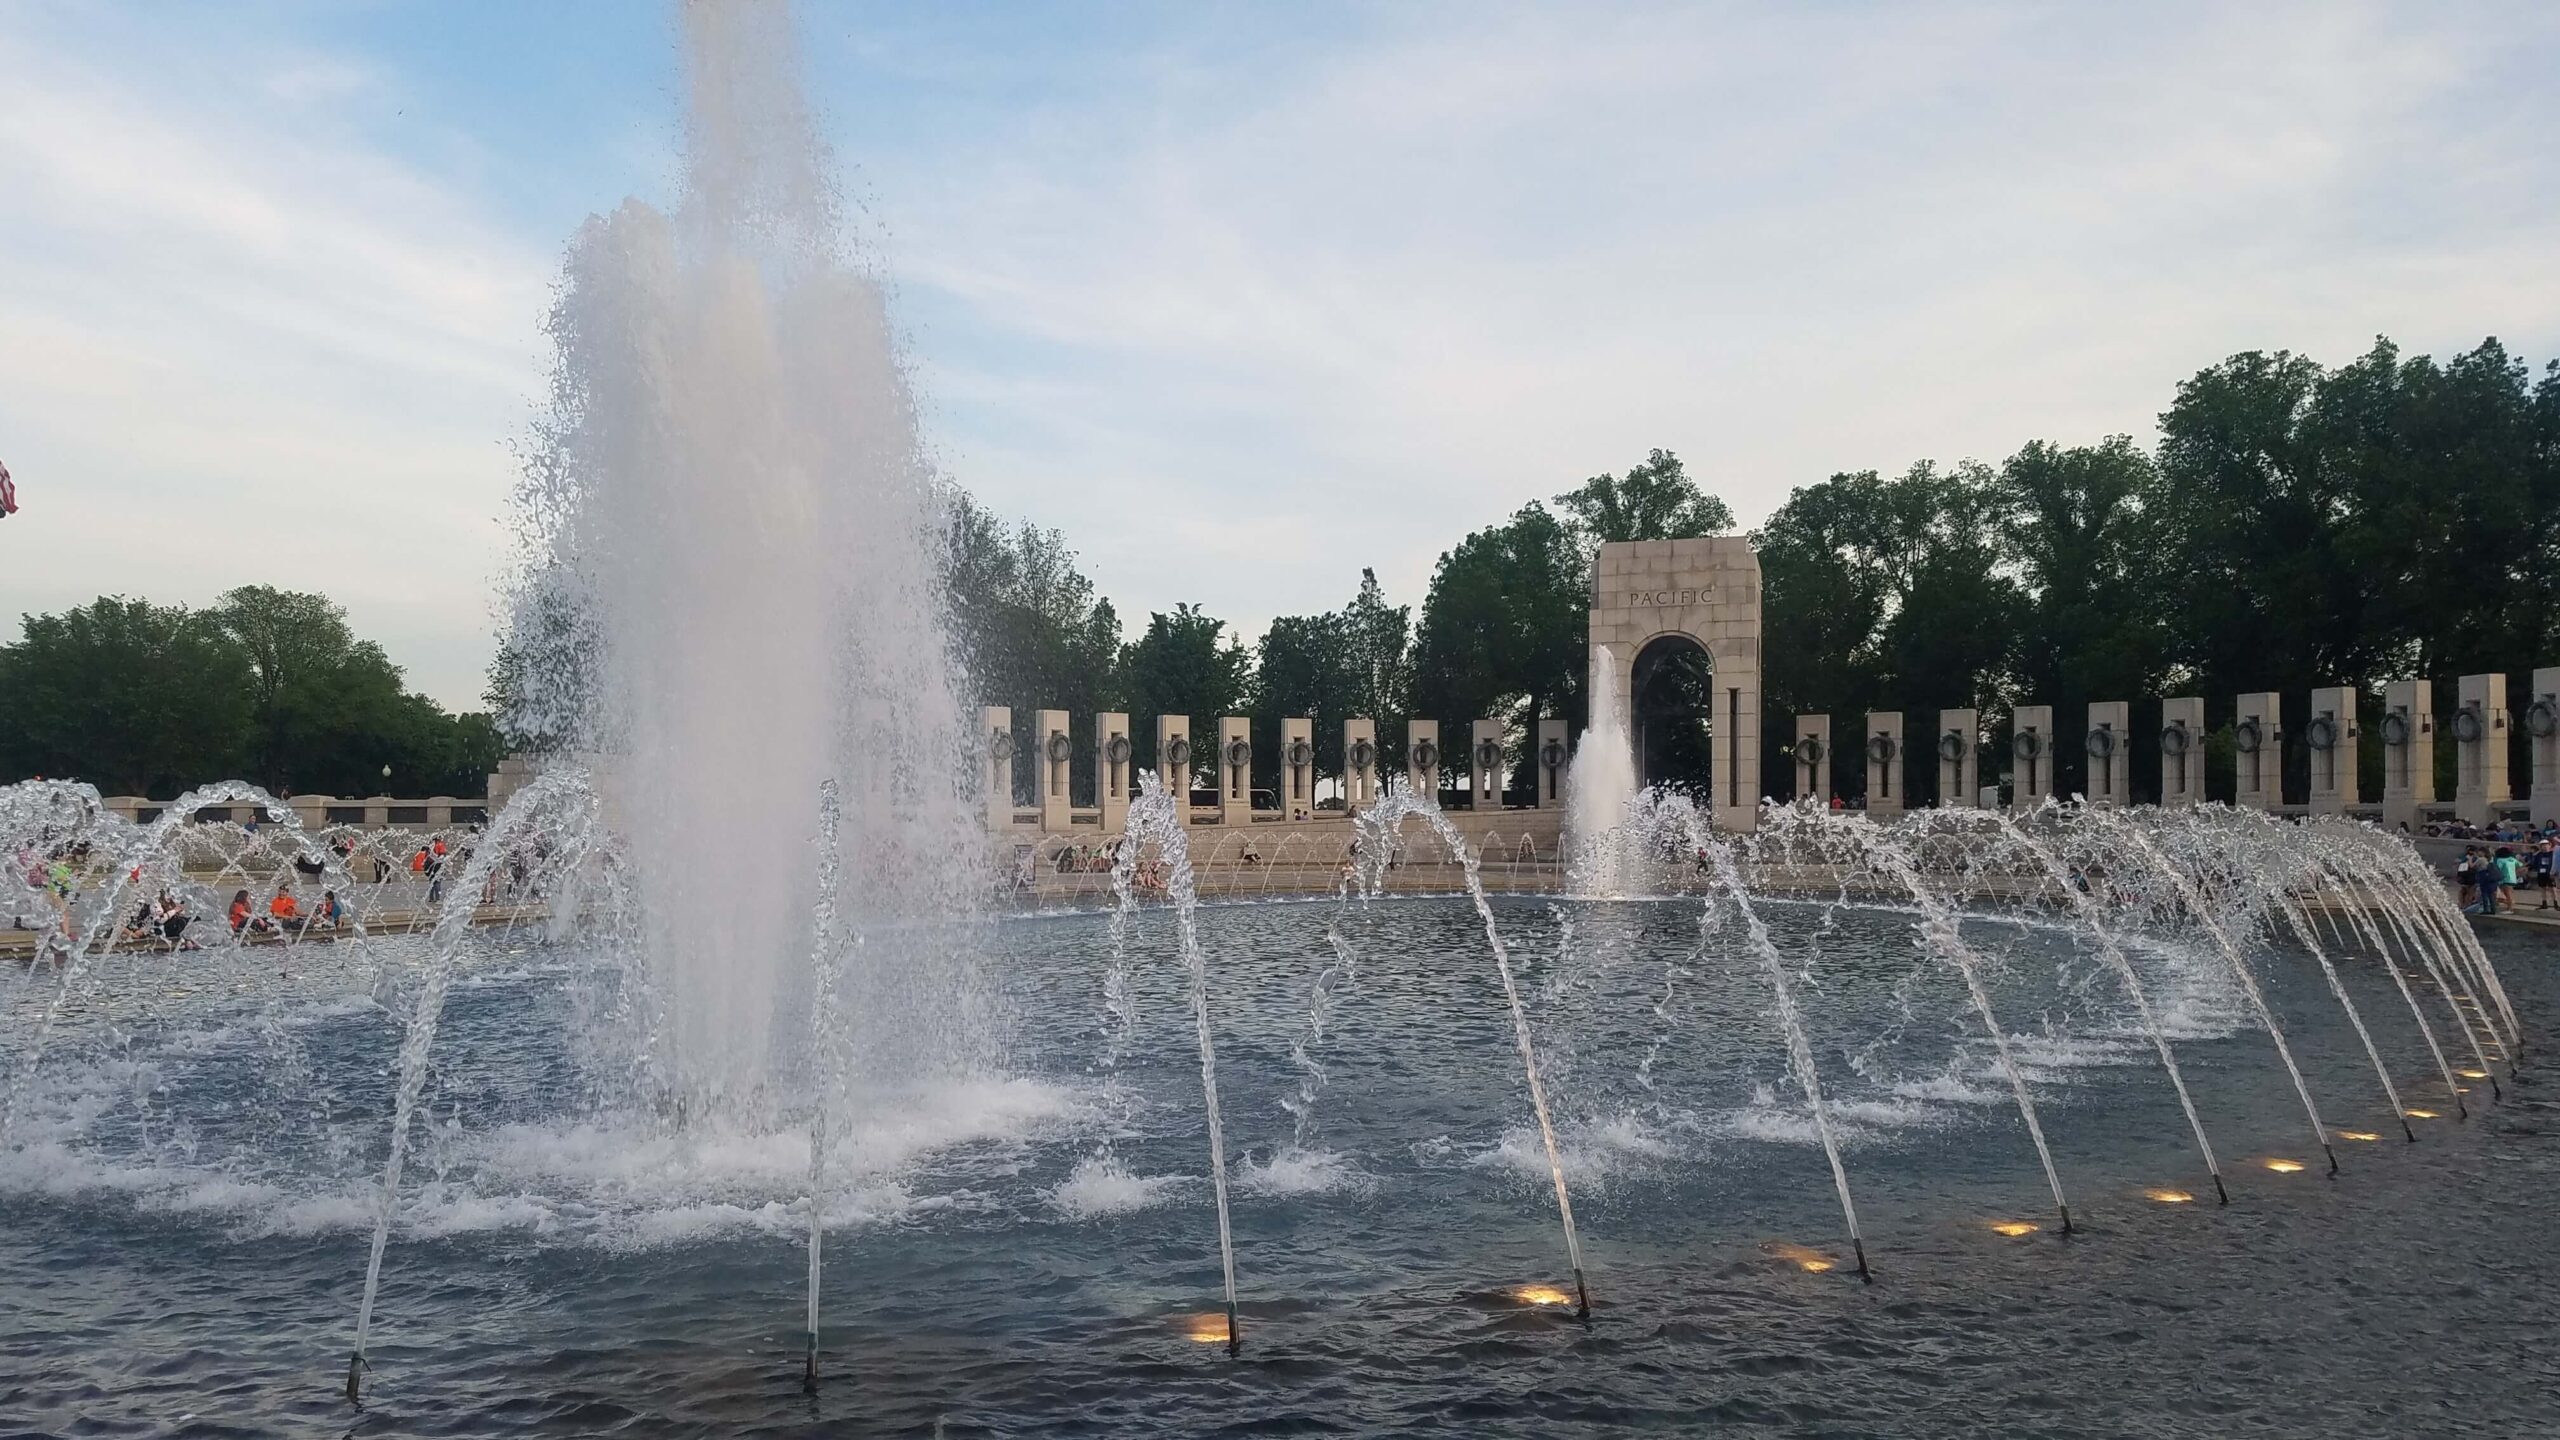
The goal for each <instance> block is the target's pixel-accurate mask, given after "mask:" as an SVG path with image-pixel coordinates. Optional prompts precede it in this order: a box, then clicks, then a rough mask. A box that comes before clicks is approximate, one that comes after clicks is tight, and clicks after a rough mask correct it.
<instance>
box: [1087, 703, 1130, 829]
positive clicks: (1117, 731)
mask: <svg viewBox="0 0 2560 1440" xmlns="http://www.w3.org/2000/svg"><path fill="white" fill-rule="evenodd" d="M1137 753H1138V747H1137V744H1136V742H1134V741H1132V740H1131V739H1130V738H1129V717H1128V716H1127V715H1125V714H1123V713H1121V712H1120V711H1117V710H1105V711H1103V712H1102V713H1101V714H1099V715H1096V716H1094V717H1093V803H1094V806H1095V808H1097V809H1099V810H1100V811H1101V812H1102V833H1103V834H1105V835H1117V834H1119V833H1120V832H1121V831H1123V830H1126V829H1128V828H1129V801H1130V799H1131V798H1132V797H1134V796H1135V795H1136V794H1137V792H1138V767H1137V766H1136V765H1134V764H1132V763H1131V761H1132V760H1133V759H1134V758H1135V757H1136V755H1137Z"/></svg>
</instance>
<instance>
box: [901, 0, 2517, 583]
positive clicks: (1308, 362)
mask: <svg viewBox="0 0 2560 1440" xmlns="http://www.w3.org/2000/svg"><path fill="white" fill-rule="evenodd" d="M1401 13H1403V14H1405V15H1406V16H1407V17H1408V19H1409V21H1410V23H1407V24H1404V25H1403V26H1401V27H1400V28H1398V29H1396V30H1395V31H1394V32H1393V33H1388V34H1372V35H1367V36H1364V37H1362V38H1361V40H1360V42H1359V43H1346V44H1341V45H1335V46H1319V47H1312V48H1311V49H1310V50H1309V51H1308V52H1307V53H1305V54H1303V55H1301V56H1298V57H1295V58H1293V59H1292V60H1291V61H1290V62H1289V63H1275V62H1274V61H1273V60H1272V59H1271V57H1270V56H1269V55H1268V54H1267V53H1263V52H1259V51H1257V50H1255V49H1253V48H1252V47H1250V46H1237V47H1233V48H1232V50H1231V51H1228V50H1225V49H1223V48H1222V47H1220V46H1219V45H1217V44H1216V43H1214V41H1215V37H1209V38H1208V39H1207V40H1204V41H1202V43H1198V44H1195V45H1193V46H1191V47H1190V48H1189V49H1188V50H1187V51H1186V58H1185V65H1184V66H1183V67H1182V68H1180V69H1178V70H1176V71H1174V72H1171V73H1167V72H1165V71H1164V70H1163V68H1162V61H1161V57H1160V56H1156V55H1147V56H1144V57H1141V58H1140V59H1138V60H1134V61H1130V62H1128V63H1127V64H1126V65H1125V67H1124V69H1122V70H1121V71H1119V72H1116V73H1112V74H1109V75H1107V76H1106V83H1102V84H1098V85H1095V86H1092V87H1090V88H1091V89H1092V90H1094V91H1096V92H1098V95H1097V96H1096V97H1095V98H1090V99H1087V100H1084V101H1082V102H1080V103H1078V104H1076V105H1070V106H1061V105H1058V104H1054V103H1043V104H1040V105H1037V106H1030V105H1026V106H1025V107H1024V108H1023V109H1022V111H1021V112H1020V113H1016V114H1011V115H999V116H997V117H995V118H994V119H992V120H991V121H990V122H989V123H988V125H987V127H986V129H985V131H984V133H982V134H980V135H977V136H975V137H974V143H971V144H967V145H965V146H963V147H961V149H960V151H959V153H958V154H956V155H955V154H953V153H950V152H948V151H940V150H937V151H934V152H931V153H929V154H928V155H926V156H924V157H921V158H922V159H923V160H924V161H926V162H927V163H929V165H930V173H926V172H925V171H924V170H923V169H921V168H919V167H915V166H910V165H908V164H906V163H905V162H904V161H903V160H902V158H901V157H899V156H896V155H889V156H885V157H877V158H873V159H871V160H869V162H868V163H867V165H866V173H868V174H869V175H871V176H872V177H873V179H874V181H875V183H876V184H877V186H878V188H879V190H880V192H881V193H882V194H883V195H884V196H885V197H886V202H885V203H886V204H887V206H888V208H890V209H891V210H893V211H895V212H897V213H898V215H899V221H898V224H897V227H896V229H897V235H896V240H895V242H894V244H893V245H892V246H891V247H890V259H891V262H892V265H893V268H894V270H895V271H896V273H897V274H898V275H899V276H900V277H901V279H902V281H903V283H904V287H905V293H906V294H907V295H909V296H910V297H911V298H913V299H915V300H916V301H917V304H918V308H919V309H920V310H922V311H924V312H927V313H928V314H929V315H930V316H931V317H932V320H931V323H930V325H929V326H928V327H927V328H926V329H925V330H924V331H923V332H922V335H923V339H922V347H921V348H922V350H923V353H924V358H925V366H924V373H925V377H926V388H927V390H928V391H929V392H930V393H932V394H933V395H934V396H935V397H937V399H938V401H939V402H940V404H941V407H942V410H941V418H942V419H943V420H944V421H945V422H946V426H947V430H948V432H949V433H948V435H947V437H946V438H947V439H948V442H949V448H950V452H951V454H950V458H951V461H952V464H953V467H954V469H955V470H956V471H957V473H958V474H959V475H960V477H961V478H962V479H963V481H964V482H965V483H969V484H971V485H973V486H974V487H975V488H977V489H978V490H979V491H980V492H981V493H982V495H984V496H985V497H986V498H987V499H989V500H990V501H991V502H993V503H995V504H997V505H998V506H1000V507H1011V508H1022V509H1027V510H1030V511H1032V512H1033V513H1034V514H1036V515H1038V516H1039V517H1040V518H1042V519H1043V520H1044V521H1047V522H1049V523H1055V524H1059V525H1062V526H1064V527H1065V528H1066V529H1067V530H1068V532H1069V533H1070V535H1071V536H1073V537H1074V538H1075V539H1076V540H1077V541H1078V542H1079V543H1080V544H1081V545H1082V547H1083V548H1084V550H1085V552H1086V554H1087V556H1088V558H1089V560H1090V561H1091V563H1092V567H1093V569H1094V570H1095V572H1096V576H1097V579H1098V580H1099V581H1100V582H1101V584H1102V586H1103V588H1104V589H1105V590H1106V591H1107V592H1109V593H1112V594H1114V595H1115V596H1117V597H1119V598H1120V599H1121V601H1122V608H1123V612H1124V613H1125V614H1130V615H1132V616H1135V615H1139V614H1143V612H1144V611H1145V610H1147V609H1151V608H1163V607H1164V606H1166V605H1168V604H1169V603H1170V602H1172V601H1173V600H1175V599H1182V598H1198V599H1203V600H1206V601H1208V602H1209V604H1210V608H1211V609H1212V610H1213V611H1215V612H1217V613H1222V614H1227V615H1230V616H1233V617H1236V618H1238V619H1241V620H1244V621H1246V622H1247V623H1248V625H1249V626H1250V625H1251V624H1254V623H1258V621H1259V620H1260V618H1261V617H1263V616H1267V615H1268V614H1271V613H1273V612H1275V611H1291V610H1302V609H1309V608H1315V607H1318V606H1329V605H1332V604H1338V603H1339V602H1340V601H1341V600H1342V599H1343V598H1345V597H1347V595H1348V594H1349V592H1350V590H1351V588H1352V585H1353V583H1354V582H1355V581H1356V578H1357V568H1358V567H1359V566H1360V565H1362V564H1376V565H1378V566H1379V568H1380V571H1381V575H1382V578H1385V579H1386V580H1387V581H1388V583H1389V584H1390V586H1391V587H1395V588H1400V589H1401V590H1402V591H1403V593H1404V595H1405V597H1406V598H1410V599H1419V596H1420V590H1421V587H1422V585H1423V583H1424V582H1425V581H1426V579H1427V576H1428V573H1429V568H1430V564H1431V562H1432V559H1433V557H1434V556H1435V555H1436V553H1437V551H1438V550H1439V549H1441V548H1443V547H1445V546H1446V545H1448V544H1450V543H1452V542H1454V540H1455V539H1456V538H1457V537H1458V536H1459V535H1460V534H1461V533H1463V532H1464V531H1465V530H1466V529H1468V528H1472V527H1474V526H1478V525H1482V524H1489V523H1492V522H1494V521H1497V520H1499V519H1500V518H1501V517H1502V516H1504V515H1505V514H1507V513H1508V512H1509V511H1510V510H1512V509H1513V508H1515V507H1516V506H1518V505H1519V504H1521V503H1523V502H1525V501H1527V500H1529V499H1532V498H1539V497H1544V496H1548V495H1552V494H1554V493H1555V492H1557V491H1559V490H1561V489H1564V488H1567V487H1568V486H1569V485H1570V484H1572V483H1573V482H1574V481H1575V480H1576V479H1578V478H1579V477H1580V476H1582V475H1586V474H1590V473H1593V472H1595V471H1598V470H1601V469H1616V468H1619V467H1621V466H1623V465H1624V464H1626V463H1628V462H1630V461H1632V460H1634V459H1637V458H1639V457H1641V455H1642V454H1643V453H1644V451H1645V449H1646V448H1648V447H1649V446H1652V445H1656V444H1661V445H1668V446H1670V447H1672V448H1674V449H1677V450H1678V451H1680V452H1681V453H1682V454H1683V456H1684V457H1685V458H1687V459H1688V460H1689V461H1690V463H1691V466H1692V470H1693V473H1698V474H1700V475H1702V476H1703V477H1704V478H1705V479H1706V480H1707V481H1708V482H1709V483H1710V484H1712V485H1714V486H1716V487H1717V488H1719V489H1721V490H1722V491H1723V492H1724V493H1725V494H1726V495H1727V496H1728V497H1729V498H1731V499H1732V500H1733V501H1734V502H1735V504H1736V507H1737V508H1738V509H1739V510H1740V511H1742V513H1743V514H1744V516H1745V517H1746V519H1749V518H1754V517H1756V516H1758V515H1761V514H1765V513H1766V512H1767V510H1768V509H1769V508H1770V507H1771V506H1773V505H1775V504H1776V503H1778V502H1779V501H1781V500H1782V499H1783V498H1784V496H1785V494H1786V492H1787V491H1788V490H1789V489H1790V488H1792V487H1794V486H1796V485H1799V484H1803V483H1807V482H1810V481H1812V480H1816V479H1819V478H1821V477H1822V476H1823V475H1825V474H1827V473H1829V472H1831V471H1833V470H1835V469H1843V468H1866V467H1870V466H1874V467H1885V468H1891V467H1899V466H1901V465H1903V464H1906V463H1908V462H1909V461H1911V460H1913V459H1916V458H1920V457H1922V456H1934V457H1937V458H1940V459H1946V460H1952V459H1956V458H1960V457H1962V456H1965V455H1976V456H1982V457H1986V458H1997V457H1998V456H2000V455H2004V454H2006V453H2008V452H2009V451H2011V450H2013V449H2014V448H2016V446H2017V445H2019V444H2021V443H2023V442H2024V441H2026V440H2028V439H2031V438H2037V437H2048V438H2054V439H2058V440H2064V441H2082V440H2091V439H2095V438H2097V437H2098V436H2100V435H2103V434H2106V433H2109V432H2113V431H2126V430H2129V431H2133V432H2135V433H2137V434H2139V433H2143V432H2144V431H2146V430H2147V429H2148V426H2149V422H2150V418H2151V417H2152V416H2153V415H2154V414H2155V413H2156V412H2157V411H2158V410H2159V409H2160V408H2161V407H2162V406H2164V405H2165V404H2166V402H2167V401H2168V399H2169V397H2170V394H2171V391H2172V389H2173V388H2174V386H2175V384H2176V382H2177V381H2178V380H2179V379H2181V378H2183V377H2184V376H2185V375H2187V374H2189V373H2191V372H2192V371H2194V370H2195V369H2197V368H2199V367H2201V366H2202V365H2205V364H2207V363H2210V362H2212V361H2214V360H2216V359H2219V358H2220V357H2221V356H2223V355H2224V354H2227V353H2229V352H2231V351H2233V350H2236V349H2241V348H2253V347H2262V346H2263V347H2279V346H2290V347H2293V348H2297V349H2307V350H2310V351H2312V352H2313V353H2316V354H2320V355H2322V356H2324V357H2325V358H2328V359H2330V360H2332V361H2333V362H2334V361H2338V360H2343V359H2345V358H2347V357H2348V356H2349V355H2351V354H2353V353H2357V352H2359V351H2360V350H2361V349H2362V348H2363V346H2364V345H2365V344H2367V343H2368V342H2369V341H2370V338H2371V336H2372V335H2373V334H2374V333H2375V332H2377V331H2388V332H2390V333H2392V334H2394V335H2395V336H2398V337H2399V338H2402V339H2403V340H2405V341H2406V342H2408V343H2410V344H2411V345H2413V346H2418V347H2422V348H2425V347H2442V346H2451V345H2467V344H2469V343H2471V342H2473V341H2476V340H2477V339H2478V338H2479V337H2480V335H2482V334H2484V333H2487V332H2489V331H2491V330H2496V331H2499V332H2501V333H2502V334H2504V335H2505V336H2506V338H2507V339H2508V340H2509V341H2510V343H2511V344H2520V345H2523V346H2525V347H2528V348H2531V349H2532V353H2535V354H2538V355H2540V354H2548V353H2549V352H2550V349H2551V347H2552V345H2553V343H2554V341H2555V340H2560V281H2555V280H2554V278H2553V273H2552V272H2551V271H2550V269H2549V267H2548V265H2547V263H2546V262H2545V260H2544V259H2543V258H2542V257H2546V256H2547V255H2548V254H2550V253H2552V251H2553V249H2554V245H2553V242H2554V240H2555V239H2560V186H2555V185H2554V184H2553V183H2552V182H2553V181H2554V180H2555V179H2560V175H2555V174H2554V173H2553V172H2554V170H2555V168H2560V167H2555V164H2554V161H2553V158H2552V152H2551V151H2550V149H2549V147H2547V146H2543V145H2541V144H2540V143H2539V141H2538V140H2537V139H2536V138H2535V137H2536V136H2538V135H2543V134H2548V133H2550V132H2551V129H2552V124H2553V121H2554V120H2555V119H2560V116H2556V115H2555V114H2554V111H2555V110H2560V104H2555V103H2554V101H2553V100H2552V98H2551V97H2550V94H2549V92H2548V90H2547V87H2544V86H2542V85H2540V83H2539V82H2538V81H2537V80H2535V79H2534V78H2533V77H2534V76H2535V75H2536V74H2538V73H2540V72H2541V71H2542V70H2544V69H2547V68H2548V67H2549V65H2550V64H2551V63H2552V62H2553V61H2554V60H2555V59H2560V43H2555V34H2554V28H2555V27H2554V22H2553V21H2552V19H2551V18H2550V17H2549V16H2548V15H2547V14H2544V13H2538V12H2533V11H2528V10H2524V9H2521V8H2514V9H2508V10H2505V11H2490V10H2468V11H2465V12H2462V14H2461V15H2459V16H2456V17H2451V18H2448V17H2446V16H2443V15H2441V14H2431V15H2427V16H2421V15H2418V14H2416V13H2414V12H2402V11H2382V10H2374V9H2367V8H2362V7H2328V6H2324V7H2316V8H2294V9H2286V10H2277V11H2267V10H2259V9H2247V10H2241V11H2229V10H2225V9H2221V8H2202V7H2199V8H2191V9H2186V10H2169V11H2161V10H2156V9H2153V8H2150V7H2145V8H2143V9H2142V10H2140V11H2139V12H2131V11H2112V12H2111V11H2103V10H2090V9H2086V8H2078V9H2064V10H2052V9H2047V8H2041V7H2037V8H2028V7H2008V6H1974V7H1968V8H1964V9H1959V10H1953V11H1950V10H1946V9H1942V8H1939V7H1931V8H1929V9H1928V10H1927V11H1925V12H1923V11H1919V10H1914V9H1908V8H1904V7H1854V6H1853V7H1790V8H1775V7H1763V8H1755V9H1749V10H1745V9H1742V8H1739V7H1719V8H1712V9H1704V10H1701V9H1697V8H1694V7H1679V8H1676V9H1664V10H1654V9H1608V10H1598V11H1594V10H1589V9H1583V8H1576V9H1574V10H1571V11H1563V10H1515V11H1496V12H1481V13H1480V12H1477V11H1472V10H1470V11H1465V12H1460V11H1453V10H1437V11H1427V12H1419V13H1417V12H1413V11H1405V12H1401ZM1194 38H1195V39H1197V38H1199V37H1194ZM1099 63H1102V64H1105V65H1106V66H1107V65H1109V64H1111V63H1113V62H1112V61H1110V60H1109V59H1107V58H1106V59H1104V60H1102V61H1101V62H1099ZM1109 81H1117V82H1119V83H1117V84H1116V85H1115V84H1111V83H1108V82H1109ZM961 177H965V178H961ZM2417 217H2424V219H2423V221H2422V222H2418V223H2413V221H2416V220H2417ZM2533 347H2538V348H2533ZM1167 511H1180V512H1182V513H1186V514H1191V515H1216V516H1219V517H1221V518H1222V519H1223V521H1224V523H1225V524H1226V525H1227V526H1229V527H1231V528H1232V530H1233V532H1234V536H1235V540H1234V542H1233V543H1216V544H1209V543H1203V542H1201V541H1200V540H1199V539H1197V538H1196V537H1195V538H1193V539H1190V540H1187V541H1177V540H1176V538H1175V537H1174V535H1173V534H1172V533H1171V532H1170V529H1169V527H1168V526H1167V525H1166V524H1164V523H1163V522H1162V521H1161V520H1160V519H1158V518H1155V517H1157V516H1159V515H1161V514H1162V513H1164V512H1167ZM1257 535H1259V536H1262V537H1264V538H1265V540H1266V542H1267V543H1264V544H1262V545H1260V546H1259V547H1257V546H1255V545H1254V544H1253V542H1252V539H1251V537H1254V536H1257ZM1239 552H1243V553H1246V554H1252V555H1253V556H1254V563H1252V564H1249V565H1243V566H1239V564H1238V563H1237V562H1238V560H1239V559H1240V558H1241V557H1240V553H1239Z"/></svg>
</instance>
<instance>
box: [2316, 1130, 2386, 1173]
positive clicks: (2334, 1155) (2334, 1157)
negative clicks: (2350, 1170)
mask: <svg viewBox="0 0 2560 1440" xmlns="http://www.w3.org/2000/svg"><path fill="white" fill-rule="evenodd" d="M2402 1123H2403V1124H2406V1123H2407V1122H2406V1121H2403V1122H2402ZM2320 1151H2321V1153H2322V1154H2324V1155H2327V1156H2328V1157H2329V1178H2330V1179H2332V1180H2334V1179H2336V1178H2338V1152H2337V1151H2335V1150H2332V1149H2330V1148H2329V1142H2328V1141H2326V1140H2323V1141H2321V1142H2320Z"/></svg>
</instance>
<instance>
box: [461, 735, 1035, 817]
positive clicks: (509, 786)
mask: <svg viewBox="0 0 2560 1440" xmlns="http://www.w3.org/2000/svg"><path fill="white" fill-rule="evenodd" d="M997 713H998V714H1002V715H1006V716H1007V717H1008V718H1007V719H1005V720H1004V721H1003V722H1001V723H1004V724H1007V725H1010V724H1012V723H1013V721H1012V719H1011V718H1010V714H1011V712H1009V711H1004V710H998V711H997ZM532 783H533V761H532V759H531V758H530V757H528V756H524V755H510V756H508V757H507V758H505V759H503V760H501V761H499V762H498V769H497V772H496V773H495V774H493V775H491V776H490V777H489V818H490V819H492V820H495V819H497V818H498V812H500V811H502V810H504V809H506V808H507V802H508V801H510V800H513V799H514V798H516V792H517V791H519V790H521V789H523V788H524V787H526V786H527V785H530V784H532Z"/></svg>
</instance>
